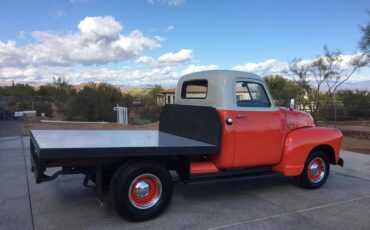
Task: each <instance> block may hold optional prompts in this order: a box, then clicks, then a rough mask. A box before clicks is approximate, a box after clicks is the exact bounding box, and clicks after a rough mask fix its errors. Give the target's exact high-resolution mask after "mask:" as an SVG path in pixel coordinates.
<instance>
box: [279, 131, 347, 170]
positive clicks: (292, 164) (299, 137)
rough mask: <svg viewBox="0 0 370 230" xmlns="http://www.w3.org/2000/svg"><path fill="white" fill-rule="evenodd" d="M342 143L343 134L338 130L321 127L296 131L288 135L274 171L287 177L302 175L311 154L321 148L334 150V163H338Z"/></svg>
mask: <svg viewBox="0 0 370 230" xmlns="http://www.w3.org/2000/svg"><path fill="white" fill-rule="evenodd" d="M341 143H342V133H341V132H340V131H339V130H337V129H332V128H319V127H311V128H301V129H295V130H293V131H291V132H289V133H288V135H287V137H286V139H285V143H284V149H283V154H282V158H281V161H280V163H279V164H278V165H276V166H274V167H273V170H274V171H277V172H282V173H283V174H284V175H285V176H298V175H300V174H301V173H302V171H303V168H304V164H305V162H306V159H307V157H308V155H309V154H310V152H311V151H312V150H313V149H315V148H317V147H320V146H325V147H326V148H327V147H329V148H330V149H332V150H333V152H334V162H335V163H337V162H338V160H339V151H340V144H341ZM328 154H330V153H328Z"/></svg>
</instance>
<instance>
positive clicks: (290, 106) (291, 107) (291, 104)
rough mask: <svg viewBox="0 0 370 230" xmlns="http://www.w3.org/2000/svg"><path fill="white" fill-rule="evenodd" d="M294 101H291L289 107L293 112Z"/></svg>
mask: <svg viewBox="0 0 370 230" xmlns="http://www.w3.org/2000/svg"><path fill="white" fill-rule="evenodd" d="M294 107H295V106H294V99H293V98H292V99H290V105H289V108H290V109H291V110H293V109H294Z"/></svg>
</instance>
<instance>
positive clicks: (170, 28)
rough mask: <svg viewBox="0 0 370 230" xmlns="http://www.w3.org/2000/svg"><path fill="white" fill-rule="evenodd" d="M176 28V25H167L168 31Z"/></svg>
mask: <svg viewBox="0 0 370 230" xmlns="http://www.w3.org/2000/svg"><path fill="white" fill-rule="evenodd" d="M174 29H175V26H174V25H169V26H167V27H166V31H171V30H174Z"/></svg>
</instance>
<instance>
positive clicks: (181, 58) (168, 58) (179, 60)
mask: <svg viewBox="0 0 370 230" xmlns="http://www.w3.org/2000/svg"><path fill="white" fill-rule="evenodd" d="M192 58H193V50H191V49H181V50H179V51H178V52H175V53H174V52H169V53H165V54H162V55H161V56H159V57H158V59H157V60H155V59H154V58H152V57H148V56H142V57H140V58H138V59H137V60H136V63H142V64H145V65H147V66H149V67H158V66H172V65H182V64H185V63H188V62H190V61H191V60H192Z"/></svg>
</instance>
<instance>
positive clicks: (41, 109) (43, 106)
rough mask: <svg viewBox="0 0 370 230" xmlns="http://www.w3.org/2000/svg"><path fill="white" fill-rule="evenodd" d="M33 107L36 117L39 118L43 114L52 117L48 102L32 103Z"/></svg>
mask: <svg viewBox="0 0 370 230" xmlns="http://www.w3.org/2000/svg"><path fill="white" fill-rule="evenodd" d="M34 107H35V110H36V115H37V116H41V113H45V116H46V117H51V116H52V115H53V108H52V105H51V103H49V102H36V103H34Z"/></svg>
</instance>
